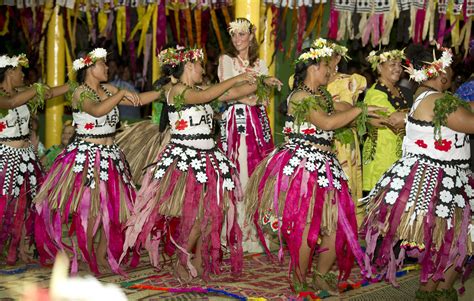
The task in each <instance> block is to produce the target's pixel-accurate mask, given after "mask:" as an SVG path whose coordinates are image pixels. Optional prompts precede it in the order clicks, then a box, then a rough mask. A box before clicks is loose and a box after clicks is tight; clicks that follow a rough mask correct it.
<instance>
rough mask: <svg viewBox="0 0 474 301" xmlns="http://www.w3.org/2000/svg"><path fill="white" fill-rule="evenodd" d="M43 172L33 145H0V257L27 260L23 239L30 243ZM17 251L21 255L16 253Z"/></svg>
mask: <svg viewBox="0 0 474 301" xmlns="http://www.w3.org/2000/svg"><path fill="white" fill-rule="evenodd" d="M42 179H43V174H42V171H41V166H40V165H39V159H38V157H37V156H36V153H35V151H34V148H33V146H32V145H30V146H29V147H25V148H15V147H11V146H7V145H5V144H0V257H3V255H6V262H7V264H11V265H13V264H15V262H16V260H17V258H18V255H20V257H22V259H23V260H26V259H27V256H26V254H25V252H26V246H24V241H23V240H24V239H25V238H28V239H29V240H30V244H32V243H33V228H34V210H33V207H32V200H33V198H34V196H35V195H36V190H37V187H39V185H40V184H41V182H42ZM18 252H20V254H18Z"/></svg>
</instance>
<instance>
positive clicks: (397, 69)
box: [362, 49, 412, 191]
mask: <svg viewBox="0 0 474 301" xmlns="http://www.w3.org/2000/svg"><path fill="white" fill-rule="evenodd" d="M404 58H405V54H404V53H403V50H396V49H395V50H390V51H384V52H382V53H380V54H377V53H376V52H375V51H372V52H371V53H370V54H369V56H368V57H367V61H368V62H369V63H370V64H371V66H372V69H373V70H374V71H377V73H378V74H379V77H378V80H377V82H376V83H375V84H374V85H373V86H372V87H371V88H370V89H369V90H368V91H367V93H366V94H365V98H364V102H365V103H366V104H367V105H375V106H379V107H383V108H387V111H388V113H389V114H390V117H389V118H379V119H374V122H373V123H372V125H374V126H375V128H373V129H372V130H371V131H369V135H368V138H367V139H366V141H365V142H364V149H363V153H362V161H363V166H362V179H363V184H362V189H363V190H364V191H370V190H371V189H372V188H374V186H375V183H376V182H377V180H378V179H379V178H380V177H381V176H382V174H383V173H384V172H385V171H387V169H388V168H389V167H390V166H391V165H392V164H393V163H394V162H395V161H396V160H398V159H399V158H400V157H401V155H402V154H401V146H402V140H403V136H404V131H403V130H404V128H405V122H404V117H405V115H406V111H407V110H408V108H410V106H411V103H412V93H411V92H410V91H409V90H408V89H405V88H403V87H400V86H398V84H397V83H398V81H399V80H400V77H401V75H402V72H403V69H402V59H404Z"/></svg>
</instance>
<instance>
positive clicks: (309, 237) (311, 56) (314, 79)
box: [246, 39, 376, 294]
mask: <svg viewBox="0 0 474 301" xmlns="http://www.w3.org/2000/svg"><path fill="white" fill-rule="evenodd" d="M332 54H333V50H332V48H330V46H329V45H328V44H327V42H326V41H325V40H323V39H320V40H318V41H317V42H316V43H314V44H313V46H312V48H310V49H305V50H304V51H303V52H302V53H301V54H300V56H299V57H298V59H297V61H296V67H295V82H294V89H293V91H292V92H291V93H290V95H289V96H288V115H287V121H286V123H285V128H284V133H285V134H286V135H287V136H288V142H287V143H285V144H284V145H282V146H281V147H279V148H278V149H276V150H275V151H274V152H273V153H272V154H271V155H269V156H268V157H267V158H266V159H265V160H264V161H262V163H261V164H260V165H259V166H258V167H257V169H256V170H255V172H254V174H253V175H252V177H251V178H250V181H249V187H248V190H247V192H248V195H247V196H246V202H247V206H248V207H247V212H248V213H249V215H252V216H251V217H250V218H252V219H253V221H254V223H255V225H256V227H257V231H258V233H259V236H260V241H261V242H262V244H264V245H265V248H266V244H265V240H264V239H263V232H262V228H267V229H268V230H269V231H271V230H273V231H274V232H277V234H278V237H279V239H280V245H281V247H282V244H283V240H284V241H285V242H286V244H287V246H288V249H289V252H290V260H291V262H290V269H291V271H292V272H293V279H292V280H293V283H294V289H295V290H296V291H302V290H307V284H306V274H307V270H308V265H309V262H310V259H311V258H312V255H313V252H314V250H315V247H316V243H317V242H318V239H321V244H320V246H319V247H320V249H321V250H322V252H321V254H320V255H319V258H318V262H317V265H316V271H315V274H314V277H313V286H314V288H315V289H325V290H329V291H330V292H331V293H332V294H337V293H338V291H337V277H336V276H335V275H333V274H331V273H329V271H330V269H331V267H332V265H333V263H334V261H335V260H336V258H337V261H338V266H339V269H340V276H341V277H342V278H347V277H348V276H349V273H350V271H351V268H352V265H353V261H354V256H355V258H356V259H357V261H358V263H359V265H361V264H362V263H363V262H362V260H363V253H362V250H361V249H360V247H359V244H358V242H357V223H356V219H355V214H354V203H353V201H352V199H351V196H350V193H349V189H348V186H347V181H346V176H345V174H344V172H343V170H342V168H341V166H340V164H339V162H338V161H337V159H336V157H335V155H334V154H333V152H332V146H333V135H334V130H335V129H338V128H341V127H344V126H346V125H347V124H348V123H350V122H351V121H352V120H354V119H355V118H356V117H357V116H358V115H359V114H361V113H362V111H363V110H362V109H361V108H360V107H352V108H350V109H349V110H345V111H340V112H335V110H337V109H338V107H339V105H340V104H339V103H337V102H336V103H333V101H332V97H331V95H330V94H329V93H328V92H327V90H325V89H324V86H325V85H326V84H327V83H328V80H329V76H330V73H329V72H330V70H329V67H328V61H329V60H330V58H331V56H332ZM345 106H346V105H344V107H345ZM361 107H362V106H361ZM374 110H376V108H375V107H369V108H368V111H370V112H372V111H374ZM254 200H258V201H257V202H255V201H254ZM267 253H268V254H269V252H268V249H267ZM280 255H282V249H280ZM363 272H365V271H363Z"/></svg>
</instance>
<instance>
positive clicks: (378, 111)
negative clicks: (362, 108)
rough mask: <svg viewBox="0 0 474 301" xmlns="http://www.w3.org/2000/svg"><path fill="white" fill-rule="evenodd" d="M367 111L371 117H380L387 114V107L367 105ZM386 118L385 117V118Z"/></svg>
mask: <svg viewBox="0 0 474 301" xmlns="http://www.w3.org/2000/svg"><path fill="white" fill-rule="evenodd" d="M367 113H368V115H369V117H373V118H380V117H385V115H387V114H386V113H387V108H383V107H378V106H367ZM384 119H385V118H384Z"/></svg>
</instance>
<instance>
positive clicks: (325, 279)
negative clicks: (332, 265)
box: [312, 271, 339, 296]
mask: <svg viewBox="0 0 474 301" xmlns="http://www.w3.org/2000/svg"><path fill="white" fill-rule="evenodd" d="M338 284H339V282H338V280H337V276H336V275H335V274H333V273H331V272H328V273H326V274H324V275H323V274H321V273H319V272H318V271H314V275H313V282H312V287H313V288H314V289H315V290H325V291H327V292H328V293H329V294H330V295H332V296H339V287H338Z"/></svg>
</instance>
